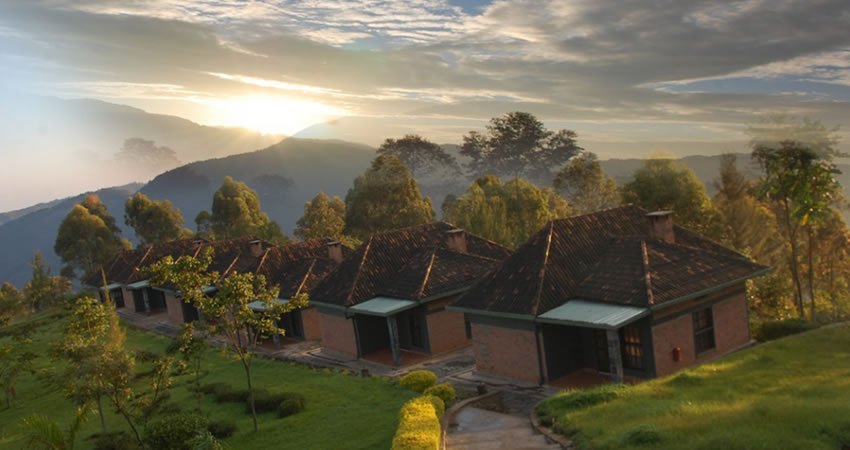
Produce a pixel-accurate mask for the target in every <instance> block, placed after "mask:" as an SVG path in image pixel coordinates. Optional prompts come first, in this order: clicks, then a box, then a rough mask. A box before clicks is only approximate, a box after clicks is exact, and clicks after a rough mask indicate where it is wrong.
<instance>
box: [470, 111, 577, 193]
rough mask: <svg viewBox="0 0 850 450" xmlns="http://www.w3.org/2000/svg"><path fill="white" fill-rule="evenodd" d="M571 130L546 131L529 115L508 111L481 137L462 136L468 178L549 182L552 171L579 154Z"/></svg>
mask: <svg viewBox="0 0 850 450" xmlns="http://www.w3.org/2000/svg"><path fill="white" fill-rule="evenodd" d="M576 137H577V135H576V133H575V132H574V131H571V130H559V131H557V132H555V131H550V130H547V129H546V128H545V127H544V126H543V123H542V122H541V121H539V120H538V119H537V118H536V117H534V116H533V115H532V114H529V113H525V112H511V113H508V114H505V115H504V116H501V117H494V118H492V119H490V124H489V125H487V131H486V132H485V133H484V134H481V133H478V132H475V131H471V132H469V134H467V135H466V136H464V137H463V145H462V146H461V150H460V153H461V154H462V155H464V156H467V157H469V158H470V161H469V163H467V165H466V168H467V170H468V172H469V175H470V176H475V177H480V176H483V175H499V176H512V177H514V178H518V177H521V176H523V177H526V178H530V179H532V180H540V181H543V182H546V183H548V182H549V180H551V179H552V168H554V167H560V166H562V165H563V164H564V163H565V162H567V161H568V160H569V159H570V158H572V157H573V156H575V155H576V154H578V153H580V152H581V151H582V148H581V147H579V146H578V144H577V142H576Z"/></svg>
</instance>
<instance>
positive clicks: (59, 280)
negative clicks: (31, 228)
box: [24, 251, 71, 312]
mask: <svg viewBox="0 0 850 450" xmlns="http://www.w3.org/2000/svg"><path fill="white" fill-rule="evenodd" d="M30 267H32V278H31V279H30V281H29V282H28V283H27V284H26V285H25V286H24V296H25V298H26V301H27V303H28V304H29V310H30V311H32V312H38V311H42V310H44V309H46V308H47V307H49V306H50V305H53V304H54V303H56V301H57V300H59V299H61V298H62V297H64V296H65V295H66V294H68V293H69V292H71V281H70V280H68V279H67V278H65V277H63V276H50V268H49V267H45V266H44V261H42V259H41V252H38V251H36V252H35V256H33V258H32V262H31V263H30Z"/></svg>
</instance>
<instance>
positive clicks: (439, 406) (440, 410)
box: [423, 394, 446, 419]
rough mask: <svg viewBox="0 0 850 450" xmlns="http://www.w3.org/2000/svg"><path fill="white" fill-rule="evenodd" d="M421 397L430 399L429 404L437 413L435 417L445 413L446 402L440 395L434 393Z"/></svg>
mask: <svg viewBox="0 0 850 450" xmlns="http://www.w3.org/2000/svg"><path fill="white" fill-rule="evenodd" d="M423 397H425V398H427V399H428V400H430V401H431V406H433V407H434V412H436V413H437V418H438V419H439V418H440V417H443V414H445V413H446V403H445V402H444V401H443V399H441V398H440V397H437V396H436V395H427V394H426V395H424V396H423Z"/></svg>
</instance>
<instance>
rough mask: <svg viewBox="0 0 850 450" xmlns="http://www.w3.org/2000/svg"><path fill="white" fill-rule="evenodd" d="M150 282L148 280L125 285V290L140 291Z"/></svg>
mask: <svg viewBox="0 0 850 450" xmlns="http://www.w3.org/2000/svg"><path fill="white" fill-rule="evenodd" d="M150 285H151V284H150V282H148V280H142V281H137V282H135V283H130V284H128V285H127V289H142V288H146V287H148V286H150Z"/></svg>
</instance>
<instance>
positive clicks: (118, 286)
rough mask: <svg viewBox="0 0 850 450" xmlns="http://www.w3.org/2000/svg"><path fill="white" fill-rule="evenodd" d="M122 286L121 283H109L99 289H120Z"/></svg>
mask: <svg viewBox="0 0 850 450" xmlns="http://www.w3.org/2000/svg"><path fill="white" fill-rule="evenodd" d="M120 287H121V283H109V284H107V285H106V286H101V287H99V288H98V289H100V290H101V291H103V290H107V291H111V290H113V289H118V288H120Z"/></svg>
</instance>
